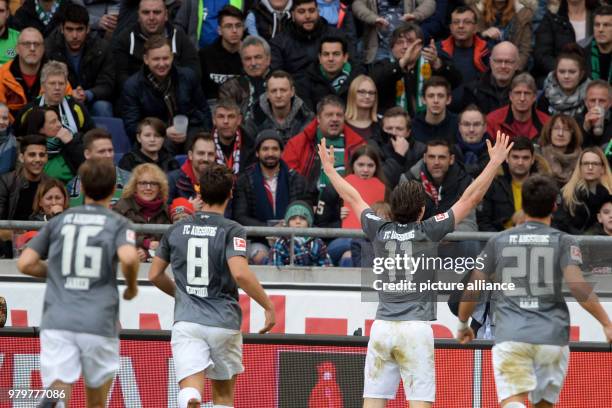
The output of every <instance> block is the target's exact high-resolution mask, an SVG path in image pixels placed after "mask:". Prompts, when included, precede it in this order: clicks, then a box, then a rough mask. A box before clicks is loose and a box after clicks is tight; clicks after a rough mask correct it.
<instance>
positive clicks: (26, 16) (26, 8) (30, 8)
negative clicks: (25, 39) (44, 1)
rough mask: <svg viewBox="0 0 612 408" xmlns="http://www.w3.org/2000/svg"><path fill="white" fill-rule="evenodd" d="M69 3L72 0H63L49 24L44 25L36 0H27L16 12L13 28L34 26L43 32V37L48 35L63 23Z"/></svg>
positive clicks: (21, 28)
mask: <svg viewBox="0 0 612 408" xmlns="http://www.w3.org/2000/svg"><path fill="white" fill-rule="evenodd" d="M68 4H70V1H62V2H61V4H60V6H59V7H58V9H57V11H56V12H55V14H53V17H52V18H51V21H50V22H49V24H47V25H44V24H43V23H42V21H40V18H39V17H38V15H37V14H36V0H25V1H24V2H23V5H22V6H21V7H19V8H18V9H17V11H16V12H15V16H14V17H13V28H14V29H16V30H19V31H22V30H23V29H24V28H26V27H34V28H35V29H37V30H38V31H40V32H41V34H42V35H43V37H47V36H48V35H49V34H51V33H52V32H53V30H55V29H56V28H57V27H58V26H59V25H60V24H61V23H62V19H63V18H64V12H65V10H66V6H67V5H68Z"/></svg>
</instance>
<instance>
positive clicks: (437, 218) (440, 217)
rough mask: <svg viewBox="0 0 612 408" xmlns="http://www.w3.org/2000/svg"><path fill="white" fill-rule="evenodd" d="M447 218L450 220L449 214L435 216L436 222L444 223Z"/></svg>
mask: <svg viewBox="0 0 612 408" xmlns="http://www.w3.org/2000/svg"><path fill="white" fill-rule="evenodd" d="M447 218H448V212H444V213H440V214H436V215H435V216H434V220H436V222H442V221H444V220H445V219H447Z"/></svg>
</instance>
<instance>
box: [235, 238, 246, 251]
mask: <svg viewBox="0 0 612 408" xmlns="http://www.w3.org/2000/svg"><path fill="white" fill-rule="evenodd" d="M234 251H245V252H246V239H244V238H238V237H234Z"/></svg>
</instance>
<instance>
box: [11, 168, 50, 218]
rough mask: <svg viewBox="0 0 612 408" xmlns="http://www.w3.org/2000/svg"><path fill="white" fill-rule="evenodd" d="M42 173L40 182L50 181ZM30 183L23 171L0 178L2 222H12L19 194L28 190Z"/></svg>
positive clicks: (15, 171)
mask: <svg viewBox="0 0 612 408" xmlns="http://www.w3.org/2000/svg"><path fill="white" fill-rule="evenodd" d="M48 178H49V176H47V175H46V174H45V173H42V175H41V179H40V181H44V180H46V179H48ZM29 185H30V182H29V181H28V180H27V179H26V178H25V177H24V175H23V169H19V170H13V171H11V172H10V173H4V174H3V175H2V176H0V220H12V219H13V216H14V215H15V210H16V209H17V203H19V193H20V192H21V190H23V189H26V188H28V187H29Z"/></svg>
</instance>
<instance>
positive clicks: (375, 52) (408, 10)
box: [353, 0, 436, 64]
mask: <svg viewBox="0 0 612 408" xmlns="http://www.w3.org/2000/svg"><path fill="white" fill-rule="evenodd" d="M435 10H436V2H435V1H434V0H417V1H401V2H399V1H389V0H355V1H353V13H354V14H355V18H357V19H358V20H360V21H361V22H363V24H364V25H365V27H364V30H363V35H362V37H361V40H362V41H363V48H364V50H363V52H364V61H365V63H366V64H371V63H372V62H375V61H378V60H381V59H389V57H390V55H391V49H392V48H393V44H392V37H393V31H395V30H396V29H397V28H398V27H400V26H401V25H402V23H403V22H413V23H415V24H416V25H419V23H420V22H422V21H423V20H425V19H426V18H428V17H430V16H431V15H433V14H434V11H435Z"/></svg>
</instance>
